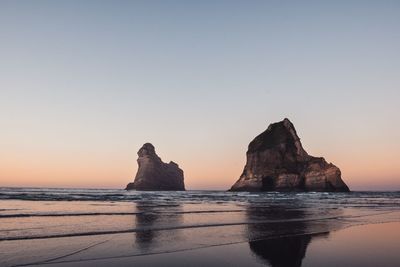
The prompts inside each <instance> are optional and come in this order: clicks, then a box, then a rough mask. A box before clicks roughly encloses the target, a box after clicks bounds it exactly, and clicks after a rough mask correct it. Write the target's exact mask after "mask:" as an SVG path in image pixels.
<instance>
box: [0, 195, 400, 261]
mask: <svg viewBox="0 0 400 267" xmlns="http://www.w3.org/2000/svg"><path fill="white" fill-rule="evenodd" d="M399 221H400V192H350V193H316V192H308V193H277V192H269V193H267V192H265V193H262V192H252V193H249V192H224V191H186V192H172V191H171V192H137V191H125V190H104V189H101V190H100V189H98V190H97V189H93V190H89V189H46V188H1V189H0V265H1V266H23V265H30V264H39V265H40V264H43V265H46V264H50V263H52V264H57V263H74V262H80V263H81V262H88V261H93V260H101V259H115V258H124V257H134V256H143V255H157V254H160V253H171V252H179V251H187V250H193V249H199V248H210V247H214V246H215V247H216V246H221V245H228V244H239V243H243V242H247V243H248V244H249V246H250V249H251V252H252V253H253V254H255V255H257V251H259V250H260V249H262V248H265V247H268V246H270V247H275V248H276V247H278V248H279V245H281V246H283V249H285V248H286V247H287V245H285V244H287V243H289V244H293V249H292V253H294V254H293V255H297V257H300V256H301V255H302V253H301V251H303V250H304V251H305V250H306V248H307V246H308V244H309V243H310V242H311V239H312V237H311V236H313V235H317V236H320V235H329V233H330V232H332V231H336V230H339V229H344V228H348V227H350V226H355V225H365V224H376V223H388V222H399ZM399 231H400V229H399ZM305 236H307V238H306V239H305V240H304V237H305ZM299 237H302V238H303V239H302V238H300V239H299ZM276 238H281V239H282V238H289V240H290V241H288V242H286V243H285V244H280V243H279V242H278V243H275V244H274V245H270V244H269V243H268V242H271V241H266V240H275V239H276ZM260 242H263V243H260ZM280 242H281V241H280ZM260 244H262V245H260ZM304 246H305V247H304ZM288 253H289V254H290V253H291V252H289V251H287V253H286V254H288ZM299 255H300V256H299ZM283 257H284V256H283ZM303 257H304V255H302V257H301V258H303ZM292 258H296V257H292ZM263 260H264V261H265V259H263ZM269 262H270V261H269ZM271 266H274V265H273V264H271ZM275 266H279V265H275ZM292 266H295V265H292ZM296 266H300V265H296Z"/></svg>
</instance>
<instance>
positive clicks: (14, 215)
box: [0, 210, 246, 219]
mask: <svg viewBox="0 0 400 267" xmlns="http://www.w3.org/2000/svg"><path fill="white" fill-rule="evenodd" d="M245 211H246V210H193V211H148V212H146V211H143V212H82V213H34V214H30V213H21V214H0V219H1V218H23V217H68V216H71V217H74V216H132V215H139V214H141V215H145V214H171V215H173V214H199V213H233V212H245Z"/></svg>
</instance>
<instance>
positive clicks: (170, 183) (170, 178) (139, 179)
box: [126, 143, 185, 191]
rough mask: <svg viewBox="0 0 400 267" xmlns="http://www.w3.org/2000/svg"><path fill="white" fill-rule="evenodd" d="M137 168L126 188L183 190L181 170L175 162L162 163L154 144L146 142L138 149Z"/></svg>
mask: <svg viewBox="0 0 400 267" xmlns="http://www.w3.org/2000/svg"><path fill="white" fill-rule="evenodd" d="M138 156H139V158H138V159H137V162H138V165H139V169H138V171H137V173H136V177H135V180H134V182H133V183H129V184H128V185H127V186H126V190H144V191H156V190H167V191H168V190H171V191H178V190H185V185H184V182H183V171H182V170H181V169H180V168H179V166H178V164H176V163H175V162H172V161H171V162H170V163H164V162H162V160H161V159H160V157H158V156H157V154H156V152H155V150H154V146H153V145H152V144H150V143H146V144H144V145H143V146H142V148H140V149H139V151H138Z"/></svg>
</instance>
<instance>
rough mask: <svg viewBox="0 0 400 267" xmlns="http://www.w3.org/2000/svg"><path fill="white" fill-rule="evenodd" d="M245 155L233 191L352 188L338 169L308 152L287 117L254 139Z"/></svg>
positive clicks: (343, 189)
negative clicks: (240, 172) (244, 163)
mask: <svg viewBox="0 0 400 267" xmlns="http://www.w3.org/2000/svg"><path fill="white" fill-rule="evenodd" d="M246 156H247V163H246V165H245V167H244V170H243V173H242V175H241V176H240V178H239V180H238V181H237V182H236V183H235V184H234V185H233V186H232V188H231V190H232V191H349V188H348V187H347V185H346V184H345V183H344V182H343V181H342V179H341V173H340V170H339V168H337V167H336V166H335V165H333V164H330V163H327V162H326V161H325V159H324V158H317V157H313V156H310V155H308V154H307V152H306V151H305V150H304V149H303V146H302V145H301V142H300V138H299V137H298V135H297V132H296V129H295V127H294V125H293V124H292V123H291V122H290V121H289V119H287V118H285V119H284V120H283V121H280V122H276V123H272V124H270V125H269V126H268V128H267V130H265V131H264V132H263V133H261V134H260V135H258V136H257V137H256V138H254V140H253V141H251V142H250V144H249V147H248V150H247V153H246Z"/></svg>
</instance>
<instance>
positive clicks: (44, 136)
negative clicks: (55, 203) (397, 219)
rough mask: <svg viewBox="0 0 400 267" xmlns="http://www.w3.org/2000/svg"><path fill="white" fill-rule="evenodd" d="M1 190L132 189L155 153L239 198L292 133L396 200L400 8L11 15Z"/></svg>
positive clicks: (53, 4) (1, 16)
mask: <svg viewBox="0 0 400 267" xmlns="http://www.w3.org/2000/svg"><path fill="white" fill-rule="evenodd" d="M0 111H1V112H0V123H1V130H0V186H37V187H41V186H44V187H91V188H108V187H109V188H124V187H125V185H126V184H127V183H128V182H130V181H132V180H133V177H134V175H135V173H136V170H137V164H136V159H137V155H136V152H137V150H138V149H139V148H140V147H141V146H142V144H143V143H145V142H151V143H152V144H153V145H154V146H155V147H156V151H157V153H158V154H159V155H160V157H161V158H162V159H163V160H164V161H166V162H168V161H170V160H173V161H175V162H177V163H178V164H179V165H180V167H181V168H182V169H183V170H184V172H185V183H186V187H187V188H188V189H228V188H229V187H230V186H231V185H232V184H233V183H234V182H235V181H236V180H237V179H238V177H239V175H240V174H241V172H242V170H243V166H244V164H245V152H246V149H247V145H248V143H249V142H250V141H251V140H252V139H253V138H254V137H255V136H256V135H258V134H259V133H261V132H262V131H264V130H265V129H266V128H267V127H268V125H269V123H272V122H276V121H279V120H282V119H283V118H285V117H287V118H289V119H290V120H291V121H292V122H293V123H294V125H295V126H296V129H297V132H298V134H299V136H300V138H301V140H302V143H303V146H304V148H305V149H306V151H307V152H308V153H309V154H311V155H315V156H323V157H325V159H326V160H327V161H328V162H332V163H334V164H335V165H337V166H338V167H340V169H341V170H342V175H343V179H344V181H345V182H346V183H347V184H348V185H349V186H350V189H352V190H375V189H377V190H400V118H399V117H400V1H329V2H328V1H218V0H217V1H169V0H168V1H81V0H79V1H4V0H1V1H0Z"/></svg>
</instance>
